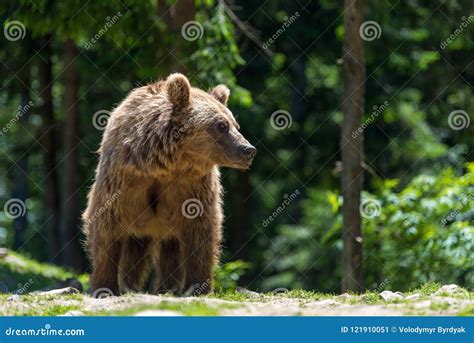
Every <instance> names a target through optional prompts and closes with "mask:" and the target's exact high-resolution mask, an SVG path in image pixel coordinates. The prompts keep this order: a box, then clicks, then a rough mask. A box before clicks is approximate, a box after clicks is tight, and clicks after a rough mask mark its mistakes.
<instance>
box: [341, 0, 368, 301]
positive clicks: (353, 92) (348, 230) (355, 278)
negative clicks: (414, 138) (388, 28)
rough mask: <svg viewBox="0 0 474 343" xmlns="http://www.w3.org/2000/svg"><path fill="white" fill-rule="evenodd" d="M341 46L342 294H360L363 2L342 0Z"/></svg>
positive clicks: (361, 288) (363, 71) (361, 277)
mask: <svg viewBox="0 0 474 343" xmlns="http://www.w3.org/2000/svg"><path fill="white" fill-rule="evenodd" d="M344 10H345V16H344V28H345V37H344V45H343V71H342V73H343V100H342V111H343V113H344V119H343V122H342V133H341V155H342V163H343V172H342V195H343V198H344V204H343V208H342V213H343V240H344V251H343V258H342V259H343V261H342V271H343V275H342V291H343V292H345V291H348V290H350V291H354V292H361V291H363V289H364V284H363V274H362V232H361V214H360V212H359V206H360V194H361V191H362V187H363V168H362V160H363V149H364V147H363V139H364V138H363V134H362V133H361V134H360V135H358V136H357V137H356V138H352V132H353V131H354V130H357V128H358V127H360V125H361V122H362V116H363V113H364V91H365V87H364V78H365V68H364V53H363V42H362V38H361V37H360V35H359V27H360V25H361V24H362V0H345V1H344Z"/></svg>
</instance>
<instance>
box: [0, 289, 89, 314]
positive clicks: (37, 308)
mask: <svg viewBox="0 0 474 343" xmlns="http://www.w3.org/2000/svg"><path fill="white" fill-rule="evenodd" d="M10 296H11V294H2V295H1V296H0V316H58V315H61V314H64V313H66V312H68V311H71V310H80V309H81V308H82V307H83V304H82V300H83V295H82V294H71V295H56V296H51V295H48V296H45V295H35V294H25V295H22V296H21V297H20V298H19V299H18V300H8V298H9V297H10Z"/></svg>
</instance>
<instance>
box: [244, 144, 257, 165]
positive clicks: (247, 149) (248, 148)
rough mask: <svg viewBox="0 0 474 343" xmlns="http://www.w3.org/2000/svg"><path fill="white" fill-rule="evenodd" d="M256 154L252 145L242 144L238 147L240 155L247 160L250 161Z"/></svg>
mask: <svg viewBox="0 0 474 343" xmlns="http://www.w3.org/2000/svg"><path fill="white" fill-rule="evenodd" d="M256 154H257V149H256V148H255V147H254V146H252V145H243V146H242V147H241V148H240V156H241V157H242V158H243V159H244V160H247V161H252V160H253V158H254V157H255V155H256Z"/></svg>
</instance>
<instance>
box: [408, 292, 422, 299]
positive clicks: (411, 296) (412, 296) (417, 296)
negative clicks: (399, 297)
mask: <svg viewBox="0 0 474 343" xmlns="http://www.w3.org/2000/svg"><path fill="white" fill-rule="evenodd" d="M420 298H421V295H419V294H418V293H415V294H411V295H407V296H406V297H405V299H406V300H417V299H420Z"/></svg>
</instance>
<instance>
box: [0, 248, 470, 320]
mask: <svg viewBox="0 0 474 343" xmlns="http://www.w3.org/2000/svg"><path fill="white" fill-rule="evenodd" d="M67 278H76V279H78V280H79V281H80V282H81V283H82V284H83V286H84V287H85V288H87V287H88V275H85V274H84V275H77V274H75V273H73V272H71V271H68V270H65V269H63V268H60V267H57V266H53V265H50V264H47V263H40V262H37V261H35V260H32V259H30V258H27V257H24V256H22V255H20V254H17V253H14V252H9V253H8V256H7V257H6V258H0V292H2V291H5V289H6V290H7V291H9V292H10V293H9V294H2V293H0V316H1V315H19V316H32V315H51V316H56V315H62V314H64V313H66V312H68V311H71V310H81V311H83V312H84V314H86V315H117V316H124V315H134V314H136V313H137V312H140V311H145V310H168V311H174V312H178V313H179V314H181V315H185V316H215V315H219V314H221V313H222V311H223V310H226V309H237V308H244V305H245V303H248V304H249V306H250V304H251V303H254V302H260V303H269V304H271V306H274V305H275V306H278V304H280V305H281V306H286V305H285V299H288V300H290V299H291V300H292V301H288V304H291V306H297V307H299V308H301V310H302V312H301V314H304V309H305V308H306V307H308V306H311V305H310V303H311V302H315V301H322V300H327V299H331V300H334V301H335V303H341V304H349V305H359V306H375V305H378V306H386V307H390V306H392V308H395V307H396V308H397V309H402V310H403V311H404V313H407V314H418V315H425V314H430V313H435V314H442V313H446V311H448V310H449V311H450V313H453V314H458V315H464V316H473V315H474V305H473V303H472V302H468V301H463V300H474V292H469V291H467V290H465V289H462V288H461V289H459V290H458V291H457V292H455V293H453V294H448V293H446V292H444V293H440V292H439V290H440V285H439V284H437V283H426V284H424V285H422V286H420V287H419V288H416V289H413V290H410V291H409V292H406V293H404V296H407V295H413V294H418V295H419V298H418V299H415V300H407V299H395V300H393V301H385V300H383V299H382V298H381V297H380V295H379V294H378V293H376V292H373V291H370V290H367V291H366V292H365V293H363V294H355V293H347V294H345V295H343V296H338V295H336V294H325V293H319V292H314V291H305V290H288V291H285V292H276V293H275V292H274V293H255V292H246V291H236V290H226V291H223V290H216V291H215V292H214V294H212V295H209V296H199V297H196V298H194V299H192V300H190V299H186V300H185V299H183V300H182V301H181V300H180V299H176V301H174V300H173V299H171V300H172V301H168V300H167V299H166V298H165V299H163V300H162V301H160V300H159V299H158V301H156V303H155V304H138V305H137V303H136V298H134V297H133V295H132V296H131V298H130V299H128V298H127V296H124V297H123V298H118V300H119V301H118V303H115V305H117V304H120V306H115V309H114V310H107V309H105V310H102V308H100V307H99V308H98V309H95V310H93V311H96V312H87V311H84V308H85V302H84V301H85V299H86V298H85V296H84V295H82V294H72V295H55V296H52V295H37V294H32V293H30V292H32V291H35V290H38V289H42V288H45V287H50V286H52V285H53V284H55V283H56V282H58V281H63V280H65V279H67ZM12 293H16V294H22V293H24V295H21V296H19V297H15V298H14V300H8V298H9V297H10V296H11V294H12ZM168 296H171V295H168ZM443 298H450V299H453V298H454V299H457V300H458V302H457V304H455V305H451V304H450V302H451V300H449V301H444V300H443ZM207 299H220V300H226V301H230V302H232V303H220V302H219V303H216V302H210V301H209V302H208V301H207ZM425 300H430V301H431V302H430V303H428V304H427V305H426V306H423V307H422V308H418V307H417V306H415V305H416V304H417V303H418V302H420V301H425ZM88 301H90V300H88ZM239 303H241V304H239ZM117 308H119V309H117ZM97 311H98V312H97ZM243 313H245V312H243Z"/></svg>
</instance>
